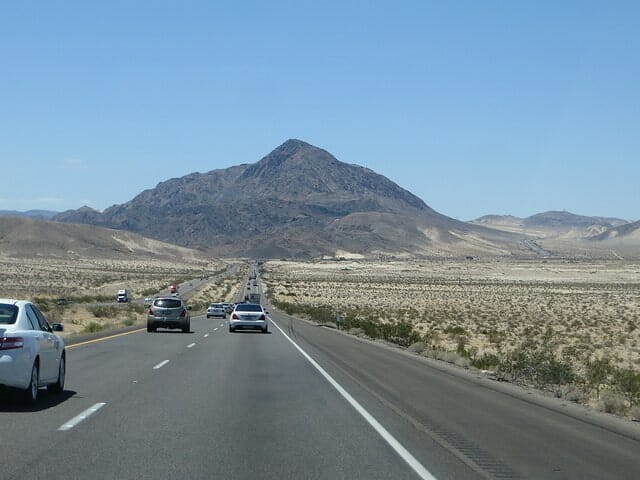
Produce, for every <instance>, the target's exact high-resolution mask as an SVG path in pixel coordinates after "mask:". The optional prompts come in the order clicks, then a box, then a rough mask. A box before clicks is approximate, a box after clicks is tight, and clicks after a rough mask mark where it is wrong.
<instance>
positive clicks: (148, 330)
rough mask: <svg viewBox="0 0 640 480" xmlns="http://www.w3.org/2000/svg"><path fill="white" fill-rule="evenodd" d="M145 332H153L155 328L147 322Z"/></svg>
mask: <svg viewBox="0 0 640 480" xmlns="http://www.w3.org/2000/svg"><path fill="white" fill-rule="evenodd" d="M147 332H155V328H153V325H151V324H150V323H147Z"/></svg>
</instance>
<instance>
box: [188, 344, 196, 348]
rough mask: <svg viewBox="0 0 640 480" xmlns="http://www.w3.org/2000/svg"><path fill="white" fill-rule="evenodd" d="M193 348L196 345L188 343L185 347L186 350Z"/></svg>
mask: <svg viewBox="0 0 640 480" xmlns="http://www.w3.org/2000/svg"><path fill="white" fill-rule="evenodd" d="M195 346H196V344H195V343H190V344H189V345H187V348H193V347H195Z"/></svg>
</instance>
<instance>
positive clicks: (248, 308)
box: [236, 303, 262, 312]
mask: <svg viewBox="0 0 640 480" xmlns="http://www.w3.org/2000/svg"><path fill="white" fill-rule="evenodd" d="M236 311H238V312H261V311H262V307H261V306H260V305H257V304H253V303H242V304H240V305H238V306H237V307H236Z"/></svg>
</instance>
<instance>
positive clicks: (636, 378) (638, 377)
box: [613, 368, 640, 407]
mask: <svg viewBox="0 0 640 480" xmlns="http://www.w3.org/2000/svg"><path fill="white" fill-rule="evenodd" d="M613 383H614V385H615V386H616V388H617V389H618V391H619V392H620V393H622V395H624V397H625V398H626V400H627V402H629V405H630V406H631V407H633V406H636V405H638V402H639V401H640V373H638V372H636V371H635V370H633V369H631V368H616V369H615V370H614V372H613Z"/></svg>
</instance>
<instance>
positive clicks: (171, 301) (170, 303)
mask: <svg viewBox="0 0 640 480" xmlns="http://www.w3.org/2000/svg"><path fill="white" fill-rule="evenodd" d="M153 305H154V306H156V307H161V308H178V307H179V306H181V305H182V301H181V300H177V299H175V298H159V299H157V300H156V301H155V302H153Z"/></svg>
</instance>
